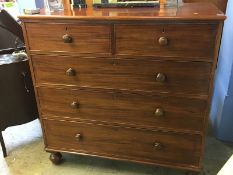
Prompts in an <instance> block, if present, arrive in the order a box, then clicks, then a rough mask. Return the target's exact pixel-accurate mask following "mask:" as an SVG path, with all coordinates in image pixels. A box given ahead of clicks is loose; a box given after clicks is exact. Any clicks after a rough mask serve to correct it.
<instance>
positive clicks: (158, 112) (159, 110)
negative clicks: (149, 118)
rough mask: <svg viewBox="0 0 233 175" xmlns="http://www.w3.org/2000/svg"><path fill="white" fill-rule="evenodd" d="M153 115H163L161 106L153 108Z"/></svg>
mask: <svg viewBox="0 0 233 175" xmlns="http://www.w3.org/2000/svg"><path fill="white" fill-rule="evenodd" d="M154 114H155V116H157V117H162V116H164V110H163V109H162V108H157V109H156V110H155V113H154Z"/></svg>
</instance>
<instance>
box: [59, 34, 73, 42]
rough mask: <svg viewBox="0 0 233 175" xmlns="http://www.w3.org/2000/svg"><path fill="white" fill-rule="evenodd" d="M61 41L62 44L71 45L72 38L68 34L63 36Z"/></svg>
mask: <svg viewBox="0 0 233 175" xmlns="http://www.w3.org/2000/svg"><path fill="white" fill-rule="evenodd" d="M62 39H63V41H64V43H72V41H73V39H72V37H71V36H70V35H68V34H65V35H63V36H62Z"/></svg>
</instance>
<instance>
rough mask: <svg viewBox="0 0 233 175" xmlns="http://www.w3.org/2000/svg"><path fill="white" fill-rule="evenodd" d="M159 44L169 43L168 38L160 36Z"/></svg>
mask: <svg viewBox="0 0 233 175" xmlns="http://www.w3.org/2000/svg"><path fill="white" fill-rule="evenodd" d="M159 45H160V46H166V45H168V39H167V38H166V37H164V36H162V37H160V38H159Z"/></svg>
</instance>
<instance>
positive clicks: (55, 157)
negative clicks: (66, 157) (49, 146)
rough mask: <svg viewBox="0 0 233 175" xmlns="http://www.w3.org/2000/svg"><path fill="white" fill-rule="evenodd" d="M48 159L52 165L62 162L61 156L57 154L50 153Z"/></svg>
mask: <svg viewBox="0 0 233 175" xmlns="http://www.w3.org/2000/svg"><path fill="white" fill-rule="evenodd" d="M49 159H50V160H51V162H53V164H55V165H58V164H60V163H61V162H62V154H61V153H59V152H54V153H51V154H50V157H49Z"/></svg>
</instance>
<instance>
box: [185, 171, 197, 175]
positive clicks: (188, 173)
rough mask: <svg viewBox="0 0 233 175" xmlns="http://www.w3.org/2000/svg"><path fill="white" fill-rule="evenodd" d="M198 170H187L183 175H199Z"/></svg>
mask: <svg viewBox="0 0 233 175" xmlns="http://www.w3.org/2000/svg"><path fill="white" fill-rule="evenodd" d="M199 174H200V173H199V172H194V171H188V172H186V173H185V175H199Z"/></svg>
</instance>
